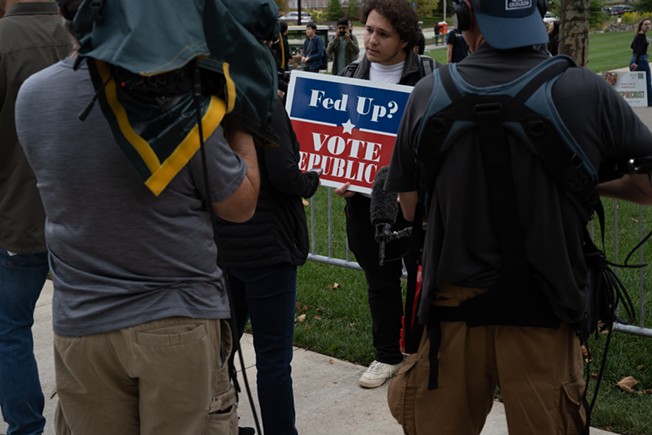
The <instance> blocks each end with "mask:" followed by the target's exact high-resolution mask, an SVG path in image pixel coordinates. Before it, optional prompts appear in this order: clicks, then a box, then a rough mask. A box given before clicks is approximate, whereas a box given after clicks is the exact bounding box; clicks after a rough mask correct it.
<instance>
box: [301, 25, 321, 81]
mask: <svg viewBox="0 0 652 435" xmlns="http://www.w3.org/2000/svg"><path fill="white" fill-rule="evenodd" d="M324 50H326V48H325V47H324V41H323V40H322V39H321V37H320V36H317V25H316V24H315V23H308V24H307V25H306V39H305V41H303V56H302V57H301V63H302V64H303V69H304V71H310V72H319V68H320V67H321V61H322V58H323V57H324Z"/></svg>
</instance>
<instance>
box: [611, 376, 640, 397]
mask: <svg viewBox="0 0 652 435" xmlns="http://www.w3.org/2000/svg"><path fill="white" fill-rule="evenodd" d="M637 384H640V382H639V381H637V380H636V379H634V377H633V376H626V377H624V378H622V379H621V380H620V381H618V383H617V384H616V386H617V387H618V388H620V389H621V390H623V391H626V392H628V393H635V391H634V387H635V386H636V385H637Z"/></svg>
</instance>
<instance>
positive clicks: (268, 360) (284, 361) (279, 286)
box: [229, 265, 297, 435]
mask: <svg viewBox="0 0 652 435" xmlns="http://www.w3.org/2000/svg"><path fill="white" fill-rule="evenodd" d="M229 284H230V287H231V293H232V297H233V306H234V311H235V318H236V328H237V331H236V332H237V333H238V337H240V336H242V333H243V331H244V326H245V324H246V323H247V319H249V320H251V328H252V331H253V337H254V350H255V351H256V370H257V377H256V378H257V387H258V402H259V403H260V411H261V414H262V420H263V432H264V433H265V435H291V434H296V433H297V430H296V427H295V420H296V419H295V411H294V393H293V391H292V373H291V372H292V368H291V366H290V363H291V361H292V339H293V337H294V310H295V305H296V293H297V268H296V266H291V265H275V266H268V267H261V268H258V269H229Z"/></svg>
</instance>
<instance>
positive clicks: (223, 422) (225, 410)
mask: <svg viewBox="0 0 652 435" xmlns="http://www.w3.org/2000/svg"><path fill="white" fill-rule="evenodd" d="M237 433H238V413H237V406H236V395H235V388H233V386H230V387H229V389H228V390H227V391H226V392H224V393H222V394H220V395H218V396H214V397H213V398H212V399H211V404H210V407H209V409H208V420H207V421H206V427H205V428H204V431H203V432H202V435H216V434H220V435H222V434H225V435H231V434H233V435H235V434H237Z"/></svg>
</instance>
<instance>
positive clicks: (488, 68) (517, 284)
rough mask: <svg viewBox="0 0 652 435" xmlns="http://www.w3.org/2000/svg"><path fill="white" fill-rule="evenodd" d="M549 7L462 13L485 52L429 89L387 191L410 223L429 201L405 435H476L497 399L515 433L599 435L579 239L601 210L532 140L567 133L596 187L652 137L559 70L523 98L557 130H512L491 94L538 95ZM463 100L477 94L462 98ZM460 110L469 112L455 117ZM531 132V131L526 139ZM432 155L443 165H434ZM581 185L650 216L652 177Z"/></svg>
mask: <svg viewBox="0 0 652 435" xmlns="http://www.w3.org/2000/svg"><path fill="white" fill-rule="evenodd" d="M546 6H547V5H546V1H544V0H539V1H537V0H507V1H506V2H495V1H488V0H463V1H456V2H455V3H454V4H453V7H454V9H455V12H456V15H457V20H458V23H459V28H460V29H461V30H462V32H463V35H464V38H465V39H466V41H467V43H468V44H469V48H470V50H471V51H472V52H473V55H472V56H469V57H467V58H465V59H464V60H463V61H461V62H460V63H459V64H454V65H448V66H446V67H443V68H442V69H440V70H438V72H436V73H435V74H433V76H432V77H428V78H426V79H424V80H422V81H421V82H420V83H419V84H418V85H417V86H416V87H415V90H414V92H413V93H412V95H411V98H410V101H409V103H408V106H407V108H406V112H405V114H404V116H403V119H402V124H401V127H400V129H399V134H398V137H397V143H396V147H395V149H394V154H393V157H392V162H391V165H390V172H389V176H388V181H387V183H386V185H385V187H386V189H388V190H392V191H397V192H399V200H400V204H401V208H402V209H403V213H404V216H405V217H406V218H407V219H409V220H412V219H414V218H415V209H416V206H417V203H422V204H424V205H425V213H426V219H425V220H426V223H427V231H426V233H425V234H426V236H425V243H424V248H423V261H422V264H423V268H424V276H423V295H422V298H421V301H420V307H419V320H420V322H421V323H422V324H425V325H426V330H425V332H424V334H423V337H422V340H421V343H420V345H419V351H418V353H417V354H416V355H415V356H414V357H413V358H411V359H408V360H406V362H405V363H404V366H403V368H402V369H401V372H400V374H399V376H398V377H397V378H396V379H395V380H393V381H392V383H391V384H390V387H389V394H388V401H389V404H390V408H391V409H392V413H393V415H394V416H395V417H396V418H397V420H398V421H399V422H400V423H401V424H402V426H403V428H404V430H405V432H406V433H408V434H414V433H419V434H431V433H443V434H447V435H456V434H460V435H468V434H479V433H480V432H481V431H482V428H483V426H484V423H485V420H486V416H487V414H488V413H489V411H490V409H491V407H492V404H493V398H494V394H495V391H496V388H497V387H499V388H500V391H501V396H502V400H503V402H504V405H505V412H506V414H507V424H508V428H509V433H511V434H552V433H563V434H567V435H568V434H570V435H572V434H581V433H584V430H585V429H586V425H587V417H588V416H587V412H588V409H587V407H586V406H585V405H584V393H585V382H584V380H583V376H582V371H583V367H582V356H581V352H580V342H579V339H578V335H577V334H578V329H579V325H580V324H581V323H582V321H583V319H584V318H585V316H586V313H587V311H588V302H587V299H588V298H587V296H588V289H587V266H586V264H585V260H584V256H583V252H582V241H583V231H584V229H585V225H586V223H587V220H588V217H589V213H586V209H585V208H584V205H585V204H582V202H583V201H577V195H578V194H577V192H575V191H572V188H570V185H571V183H568V185H564V183H563V182H560V181H559V179H557V178H555V176H554V175H553V173H554V171H555V170H556V169H558V167H556V165H552V166H546V164H547V163H548V162H549V161H548V158H549V157H550V156H549V155H547V153H546V152H545V151H544V152H535V151H533V150H532V149H531V145H532V144H533V143H535V142H536V141H534V142H533V141H532V140H530V134H533V135H535V134H540V135H543V137H550V136H548V135H549V134H551V136H552V137H560V136H562V135H560V134H559V131H560V128H559V127H558V125H560V124H562V122H563V125H564V126H565V127H564V130H565V133H567V134H565V135H563V137H564V138H565V141H567V142H568V143H571V142H573V140H574V142H575V143H577V144H579V149H577V150H576V151H575V152H574V153H573V157H574V158H573V159H569V162H568V163H567V164H568V166H571V164H570V160H572V161H573V163H574V164H575V166H577V165H582V166H585V167H587V168H589V169H591V170H594V171H595V173H596V174H597V170H598V169H604V168H605V167H606V166H607V162H609V161H623V160H627V159H631V158H637V157H642V156H650V155H652V134H650V131H649V130H648V128H647V127H646V126H645V125H643V124H642V122H641V121H640V120H639V118H638V117H637V116H636V115H635V114H634V113H633V111H632V110H631V108H630V107H629V106H628V104H627V103H626V102H625V101H624V100H623V99H622V98H621V97H620V96H619V95H618V94H617V93H616V92H615V91H614V90H613V89H612V88H611V87H610V86H609V85H608V84H607V83H606V82H605V81H604V80H603V79H602V78H601V77H599V76H598V75H596V74H594V73H592V72H590V71H589V70H587V69H584V68H579V67H570V68H567V69H566V68H562V69H561V70H559V73H558V74H557V75H556V76H555V79H556V81H547V80H546V81H534V82H529V83H530V85H531V87H532V88H533V89H525V91H524V92H525V93H526V94H527V93H531V94H534V95H537V96H539V97H542V98H548V101H547V102H552V104H553V105H554V107H555V108H556V112H557V113H558V114H559V117H560V119H561V122H560V123H557V122H553V121H549V120H546V121H541V119H539V117H538V116H537V115H536V113H532V114H528V115H531V117H530V120H529V121H524V122H519V123H518V125H517V123H516V122H513V123H511V124H510V123H509V122H508V121H510V118H511V117H518V116H520V114H519V113H518V112H519V111H516V112H517V113H514V112H511V113H507V112H506V111H504V110H503V108H506V107H511V106H509V104H511V102H510V101H509V100H510V99H509V98H502V99H501V97H498V98H496V97H493V96H489V97H487V90H490V89H494V90H495V89H500V87H503V88H509V87H510V86H512V85H511V83H512V82H514V81H518V80H523V81H524V83H525V81H526V80H527V79H528V78H530V77H531V76H533V75H536V74H538V73H539V70H540V69H541V68H542V66H546V65H548V64H550V63H552V62H551V61H548V60H547V58H548V56H547V54H546V53H545V52H543V51H540V50H538V49H536V48H534V46H536V45H539V44H545V43H546V42H547V40H548V38H547V34H546V31H545V28H544V26H543V25H542V23H541V17H542V15H543V14H544V13H545V10H546ZM537 67H539V68H538V69H537ZM447 75H448V76H450V79H447V78H446V76H447ZM451 81H452V82H453V83H454V84H455V86H456V87H457V89H453V88H451V87H450V86H448V84H450V83H451ZM443 83H445V84H443ZM482 88H485V89H482ZM538 90H541V93H536V91H538ZM460 92H461V93H464V94H465V96H464V97H463V98H462V99H456V98H454V95H455V93H460ZM547 92H549V93H547ZM520 94H521V93H520V91H519V93H518V95H519V96H520ZM547 95H548V96H547ZM451 101H453V102H454V103H453V104H451ZM457 101H461V102H465V103H468V104H469V107H470V110H468V111H467V113H465V114H463V115H459V112H456V113H458V115H459V117H458V118H455V117H453V118H449V117H447V113H448V112H449V111H453V110H454V107H456V104H457V103H456V102H457ZM545 102H546V101H545V100H544V103H545ZM527 103H528V104H534V105H535V106H536V105H537V104H538V103H537V102H536V101H534V102H533V101H529V100H527ZM539 105H541V106H545V104H539ZM523 112H527V110H523ZM463 117H465V118H463ZM460 119H463V120H464V122H463V123H460V122H459V120H460ZM550 119H551V118H550ZM469 124H470V125H471V127H468V126H469ZM551 124H552V125H553V126H552V130H554V131H552V132H551V131H550V130H551V128H550V125H551ZM467 127H468V128H467ZM507 127H509V128H512V127H514V128H513V129H512V130H510V129H509V128H507ZM519 128H522V129H523V130H524V131H527V129H531V130H532V132H533V133H532V132H528V134H526V135H522V134H515V133H513V132H514V131H518V129H519ZM451 131H452V132H453V133H452V134H448V133H446V134H445V135H443V136H442V137H444V138H445V139H447V140H446V141H444V140H439V136H438V135H439V134H440V133H442V132H444V133H445V132H451ZM442 134H443V133H442ZM548 145H549V146H550V147H554V146H555V144H554V143H553V141H549V142H548ZM562 147H566V144H565V143H564V144H563V145H562ZM433 150H434V151H433ZM562 151H567V150H565V149H562ZM429 153H430V154H432V153H434V156H435V157H434V159H432V160H425V161H424V159H425V157H424V156H427V155H429ZM422 162H423V163H422ZM563 169H565V168H563ZM415 174H417V175H416V176H415ZM568 174H571V172H568ZM571 175H572V174H571ZM429 177H430V178H429ZM562 178H563V177H562ZM424 179H429V180H431V183H430V184H426V183H424V182H423V181H422V180H424ZM433 180H434V181H433ZM574 181H578V182H579V183H577V185H578V186H581V185H588V186H589V190H590V192H589V193H592V194H593V195H590V194H589V195H587V197H586V199H587V203H590V204H591V205H595V199H597V195H596V193H597V194H600V195H603V196H610V197H615V198H622V199H626V200H629V201H634V202H637V203H641V204H652V187H651V185H650V179H649V176H648V175H647V174H645V175H633V174H630V175H624V176H622V177H621V178H618V179H616V180H613V181H610V182H606V183H602V184H597V175H596V176H595V178H594V179H593V181H592V182H590V183H582V181H583V180H581V179H579V178H578V179H576V180H574ZM429 186H431V188H430V187H429ZM505 199H506V200H505ZM399 396H402V397H399ZM587 433H588V432H587Z"/></svg>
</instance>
